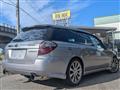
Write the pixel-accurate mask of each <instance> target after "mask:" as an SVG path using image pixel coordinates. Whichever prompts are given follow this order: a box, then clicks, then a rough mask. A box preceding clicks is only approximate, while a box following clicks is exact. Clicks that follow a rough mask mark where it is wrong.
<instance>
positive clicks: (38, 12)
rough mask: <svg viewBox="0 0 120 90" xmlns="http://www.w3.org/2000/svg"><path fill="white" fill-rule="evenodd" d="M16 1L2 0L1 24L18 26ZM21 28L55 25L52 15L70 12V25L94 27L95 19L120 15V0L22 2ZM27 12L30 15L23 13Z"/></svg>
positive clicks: (0, 1) (41, 0)
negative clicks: (65, 11)
mask: <svg viewBox="0 0 120 90" xmlns="http://www.w3.org/2000/svg"><path fill="white" fill-rule="evenodd" d="M15 4H16V0H0V23H6V24H9V25H12V26H15V25H16V8H15ZM20 8H21V9H20V24H21V27H25V26H31V25H36V24H37V25H38V24H53V21H52V13H54V12H59V11H64V10H70V11H71V18H70V20H69V23H70V25H74V26H75V25H76V26H94V18H96V17H102V16H111V15H116V14H120V0H20ZM23 10H25V11H26V12H27V13H29V14H30V15H31V16H32V17H33V18H34V19H33V18H31V17H30V16H29V15H28V14H26V13H25V12H23Z"/></svg>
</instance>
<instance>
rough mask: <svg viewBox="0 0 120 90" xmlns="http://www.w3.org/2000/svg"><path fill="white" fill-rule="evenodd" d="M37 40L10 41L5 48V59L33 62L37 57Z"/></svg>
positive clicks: (18, 62) (25, 62)
mask: <svg viewBox="0 0 120 90" xmlns="http://www.w3.org/2000/svg"><path fill="white" fill-rule="evenodd" d="M41 42H42V41H39V42H37V43H36V42H33V41H32V42H21V43H11V44H9V45H8V49H7V50H6V59H8V62H9V63H17V64H33V63H34V62H35V60H36V58H37V54H38V49H39V43H41Z"/></svg>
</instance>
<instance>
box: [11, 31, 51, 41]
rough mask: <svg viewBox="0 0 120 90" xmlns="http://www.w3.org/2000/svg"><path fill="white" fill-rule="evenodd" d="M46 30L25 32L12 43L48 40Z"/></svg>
mask: <svg viewBox="0 0 120 90" xmlns="http://www.w3.org/2000/svg"><path fill="white" fill-rule="evenodd" d="M48 33H49V32H48V30H47V29H39V30H37V29H33V30H29V31H26V32H21V33H20V34H19V35H17V36H16V37H15V38H14V39H13V40H12V42H21V41H33V40H42V39H44V40H49V36H48Z"/></svg>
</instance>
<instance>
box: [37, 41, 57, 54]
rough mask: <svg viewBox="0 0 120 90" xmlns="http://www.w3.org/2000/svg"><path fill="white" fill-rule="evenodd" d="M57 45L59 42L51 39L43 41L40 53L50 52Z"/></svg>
mask: <svg viewBox="0 0 120 90" xmlns="http://www.w3.org/2000/svg"><path fill="white" fill-rule="evenodd" d="M56 47H57V44H56V43H54V42H50V41H43V42H42V43H41V44H40V45H39V50H38V55H44V54H48V53H50V52H51V51H53V50H54V49H55V48H56Z"/></svg>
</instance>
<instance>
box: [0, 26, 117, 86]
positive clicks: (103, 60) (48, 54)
mask: <svg viewBox="0 0 120 90" xmlns="http://www.w3.org/2000/svg"><path fill="white" fill-rule="evenodd" d="M2 66H3V69H4V70H3V72H4V73H6V72H9V73H15V74H21V75H23V76H25V77H27V78H29V80H34V79H35V78H38V77H39V78H60V79H65V81H66V82H67V83H68V84H69V85H73V86H74V85H78V84H79V83H80V80H81V78H82V76H84V75H86V74H89V73H92V72H97V71H101V70H109V71H110V72H112V73H115V72H118V71H119V60H118V59H117V57H116V55H115V53H114V52H112V51H110V50H108V49H107V48H106V47H105V46H104V45H103V43H102V42H101V41H100V40H99V39H98V38H97V37H96V36H94V35H91V34H90V33H87V32H85V31H83V30H78V29H75V28H70V27H64V26H57V25H36V26H32V27H25V28H24V29H23V30H22V32H21V33H20V34H18V35H17V36H16V37H15V38H14V39H13V40H12V41H11V42H10V43H9V44H8V45H7V46H6V48H5V58H4V60H3V63H2Z"/></svg>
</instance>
